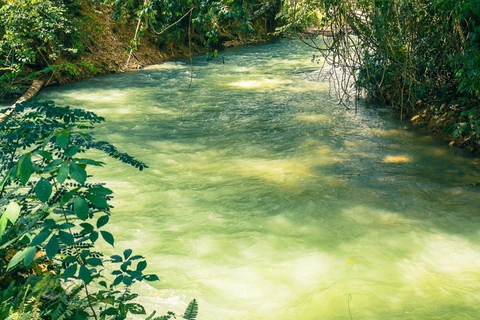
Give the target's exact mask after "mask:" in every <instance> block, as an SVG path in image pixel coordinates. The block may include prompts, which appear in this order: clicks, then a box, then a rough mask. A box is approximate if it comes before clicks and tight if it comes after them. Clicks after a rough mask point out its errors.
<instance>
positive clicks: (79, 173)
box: [69, 163, 87, 185]
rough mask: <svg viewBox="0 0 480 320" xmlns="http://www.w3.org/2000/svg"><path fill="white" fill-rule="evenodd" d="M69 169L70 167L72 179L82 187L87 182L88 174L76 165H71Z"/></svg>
mask: <svg viewBox="0 0 480 320" xmlns="http://www.w3.org/2000/svg"><path fill="white" fill-rule="evenodd" d="M69 167H70V177H71V178H72V179H73V180H75V181H77V182H78V183H80V184H81V185H83V184H84V183H85V181H86V180H87V172H86V171H85V170H84V169H83V168H82V167H80V166H79V165H77V164H75V163H70V164H69Z"/></svg>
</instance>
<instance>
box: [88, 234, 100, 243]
mask: <svg viewBox="0 0 480 320" xmlns="http://www.w3.org/2000/svg"><path fill="white" fill-rule="evenodd" d="M88 238H89V239H90V241H92V242H95V241H97V240H98V232H97V231H92V233H90V236H89V237H88Z"/></svg>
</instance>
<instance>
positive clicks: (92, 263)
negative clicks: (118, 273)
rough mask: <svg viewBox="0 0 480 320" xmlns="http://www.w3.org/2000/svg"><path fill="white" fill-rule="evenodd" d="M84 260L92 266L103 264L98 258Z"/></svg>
mask: <svg viewBox="0 0 480 320" xmlns="http://www.w3.org/2000/svg"><path fill="white" fill-rule="evenodd" d="M85 262H86V263H87V264H89V265H91V266H92V267H98V266H103V262H102V260H101V259H99V258H88V259H86V260H85Z"/></svg>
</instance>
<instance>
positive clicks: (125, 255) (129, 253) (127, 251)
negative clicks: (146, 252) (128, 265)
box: [123, 249, 133, 259]
mask: <svg viewBox="0 0 480 320" xmlns="http://www.w3.org/2000/svg"><path fill="white" fill-rule="evenodd" d="M132 252H133V251H132V249H126V250H125V251H123V256H124V257H125V259H128V257H130V255H131V254H132Z"/></svg>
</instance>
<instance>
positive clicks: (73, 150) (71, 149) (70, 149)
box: [64, 146, 78, 158]
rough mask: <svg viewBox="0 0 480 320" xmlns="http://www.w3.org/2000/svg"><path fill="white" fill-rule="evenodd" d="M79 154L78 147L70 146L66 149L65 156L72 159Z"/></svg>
mask: <svg viewBox="0 0 480 320" xmlns="http://www.w3.org/2000/svg"><path fill="white" fill-rule="evenodd" d="M77 152H78V147H77V146H70V147H68V148H67V149H65V152H64V155H65V157H67V158H71V157H73V156H74V155H76V154H77Z"/></svg>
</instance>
